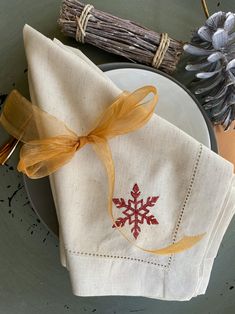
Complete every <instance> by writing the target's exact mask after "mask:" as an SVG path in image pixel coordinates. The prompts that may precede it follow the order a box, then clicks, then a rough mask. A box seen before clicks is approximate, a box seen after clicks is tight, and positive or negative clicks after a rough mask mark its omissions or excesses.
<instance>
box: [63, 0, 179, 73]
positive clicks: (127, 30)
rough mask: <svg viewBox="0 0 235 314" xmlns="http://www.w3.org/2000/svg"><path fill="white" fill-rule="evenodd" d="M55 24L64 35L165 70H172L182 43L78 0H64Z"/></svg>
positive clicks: (169, 71)
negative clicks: (57, 24)
mask: <svg viewBox="0 0 235 314" xmlns="http://www.w3.org/2000/svg"><path fill="white" fill-rule="evenodd" d="M58 23H59V26H60V28H61V31H62V32H63V33H64V34H65V35H66V36H70V37H73V38H76V40H77V41H81V42H86V43H89V44H92V45H94V46H96V47H99V48H101V49H104V50H106V51H108V52H111V53H114V54H117V55H121V56H123V57H126V58H127V59H129V60H131V61H135V62H139V63H143V64H147V65H151V66H153V67H156V68H160V69H161V70H162V71H164V72H167V73H172V72H173V71H174V70H175V67H176V65H177V63H178V61H179V58H180V55H181V53H182V42H179V41H177V40H174V39H171V38H169V37H168V36H167V34H159V33H157V32H154V31H152V30H149V29H147V28H145V27H143V26H140V25H138V24H137V23H135V22H132V21H129V20H124V19H121V18H119V17H116V16H113V15H111V14H109V13H106V12H103V11H100V10H97V9H95V8H93V6H89V5H85V4H83V3H81V2H80V1H78V0H63V4H62V8H61V12H60V17H59V20H58Z"/></svg>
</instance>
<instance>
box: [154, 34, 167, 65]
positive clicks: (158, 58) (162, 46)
mask: <svg viewBox="0 0 235 314" xmlns="http://www.w3.org/2000/svg"><path fill="white" fill-rule="evenodd" d="M169 45H170V38H169V36H168V34H167V33H162V34H161V41H160V43H159V46H158V49H157V51H156V53H155V55H154V57H153V61H152V66H153V67H154V68H157V69H158V68H159V67H160V65H161V63H162V61H163V59H164V57H165V54H166V52H167V49H168V47H169Z"/></svg>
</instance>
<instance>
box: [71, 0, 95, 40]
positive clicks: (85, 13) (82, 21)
mask: <svg viewBox="0 0 235 314" xmlns="http://www.w3.org/2000/svg"><path fill="white" fill-rule="evenodd" d="M93 8H94V7H93V5H91V4H87V5H85V6H84V9H83V10H82V13H81V15H80V16H76V20H77V29H76V36H75V38H76V41H80V42H81V43H83V44H84V38H85V36H86V28H87V24H88V21H89V18H90V17H91V16H92V15H91V14H90V11H91V9H93Z"/></svg>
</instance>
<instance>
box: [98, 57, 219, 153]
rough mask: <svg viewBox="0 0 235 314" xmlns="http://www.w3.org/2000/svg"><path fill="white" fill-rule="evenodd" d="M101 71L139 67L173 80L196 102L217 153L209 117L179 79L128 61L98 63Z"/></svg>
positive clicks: (213, 149) (212, 146) (213, 148)
mask: <svg viewBox="0 0 235 314" xmlns="http://www.w3.org/2000/svg"><path fill="white" fill-rule="evenodd" d="M98 67H99V68H100V69H101V70H102V71H103V72H107V71H112V70H117V69H125V68H127V69H130V68H132V69H141V70H147V71H151V72H154V73H157V74H159V75H162V76H164V77H166V78H168V79H169V80H171V81H173V82H174V83H175V84H177V85H178V86H179V87H181V88H182V89H183V90H184V91H185V92H186V93H187V94H188V95H189V96H190V97H191V98H192V99H193V101H194V102H195V103H196V105H197V107H198V109H199V110H200V112H201V114H202V116H203V118H204V120H205V122H206V125H207V129H208V133H209V138H210V142H211V145H210V146H211V147H210V149H211V150H212V151H213V152H215V153H217V154H218V145H217V140H216V136H215V132H214V128H213V125H212V122H211V121H210V119H209V117H208V116H207V114H206V111H205V109H204V108H203V107H202V105H201V104H200V102H199V101H198V99H197V98H196V96H195V95H194V94H193V93H192V92H191V91H190V90H189V89H187V87H185V86H184V85H183V84H182V83H180V82H179V81H177V80H176V79H175V78H174V77H172V76H170V75H169V74H167V73H165V72H162V71H160V70H158V69H155V68H152V67H149V66H147V65H143V64H133V63H130V62H112V63H103V64H100V65H99V66H98Z"/></svg>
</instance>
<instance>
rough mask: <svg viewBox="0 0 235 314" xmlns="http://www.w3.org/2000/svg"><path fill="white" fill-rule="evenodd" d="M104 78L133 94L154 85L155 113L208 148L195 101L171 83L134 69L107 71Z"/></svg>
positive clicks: (158, 75)
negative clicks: (141, 88)
mask: <svg viewBox="0 0 235 314" xmlns="http://www.w3.org/2000/svg"><path fill="white" fill-rule="evenodd" d="M105 74H106V75H107V76H108V77H109V78H110V79H111V80H112V81H113V82H114V83H115V84H116V85H117V86H118V87H119V88H120V89H122V90H128V91H133V90H135V89H137V88H139V87H141V86H143V85H154V86H155V87H156V88H157V89H158V93H159V101H158V104H157V107H156V113H157V114H158V115H159V116H161V117H162V118H164V119H166V120H167V121H169V122H171V123H172V124H174V125H176V126H177V127H179V128H180V129H182V130H183V131H185V132H186V133H188V134H189V135H191V136H192V137H194V138H195V139H197V140H198V141H199V142H201V143H203V144H204V145H206V146H207V147H209V148H211V141H210V134H209V131H208V126H207V123H206V121H205V119H204V117H203V115H202V112H201V111H200V109H199V108H198V105H197V103H196V102H195V99H193V98H192V96H191V95H190V94H189V93H188V92H187V91H186V90H185V89H183V88H182V87H181V86H180V85H178V84H177V83H175V82H174V81H173V80H170V79H169V78H168V77H165V76H163V75H162V74H160V73H156V72H150V71H148V70H145V69H137V68H120V69H114V70H108V71H106V72H105Z"/></svg>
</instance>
